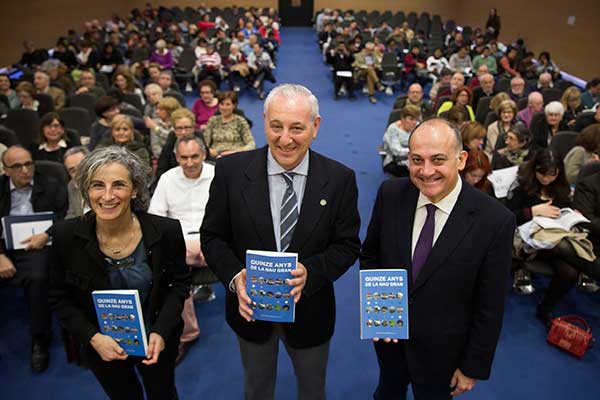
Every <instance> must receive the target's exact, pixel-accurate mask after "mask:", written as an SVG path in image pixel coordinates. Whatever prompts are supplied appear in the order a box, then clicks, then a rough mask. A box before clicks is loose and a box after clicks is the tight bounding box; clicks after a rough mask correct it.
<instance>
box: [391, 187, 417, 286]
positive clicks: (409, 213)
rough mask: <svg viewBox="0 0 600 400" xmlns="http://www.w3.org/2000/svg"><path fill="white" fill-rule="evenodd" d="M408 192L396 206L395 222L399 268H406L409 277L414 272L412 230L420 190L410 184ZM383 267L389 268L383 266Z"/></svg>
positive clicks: (405, 192)
mask: <svg viewBox="0 0 600 400" xmlns="http://www.w3.org/2000/svg"><path fill="white" fill-rule="evenodd" d="M407 187H408V188H407V190H406V191H404V193H402V195H403V196H404V198H403V199H399V201H397V202H396V204H394V211H395V216H394V221H395V222H396V224H395V225H396V238H397V239H398V243H397V244H398V248H399V249H400V252H401V253H400V254H401V260H400V262H401V264H400V266H399V268H406V269H407V270H408V274H409V276H411V270H412V254H411V249H412V228H413V225H414V221H415V212H416V207H417V200H418V198H419V190H418V189H417V188H416V187H415V186H414V185H413V184H412V182H409V183H408V185H407ZM382 267H387V266H385V265H382Z"/></svg>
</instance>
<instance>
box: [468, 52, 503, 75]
mask: <svg viewBox="0 0 600 400" xmlns="http://www.w3.org/2000/svg"><path fill="white" fill-rule="evenodd" d="M482 65H485V66H487V68H488V72H489V73H490V74H492V75H496V74H497V73H498V63H497V62H496V58H495V57H494V56H492V53H491V50H490V47H489V46H484V47H483V51H482V53H481V54H479V55H478V56H476V57H475V58H474V59H473V68H474V69H475V70H479V67H480V66H482Z"/></svg>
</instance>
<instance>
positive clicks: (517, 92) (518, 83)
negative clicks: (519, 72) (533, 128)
mask: <svg viewBox="0 0 600 400" xmlns="http://www.w3.org/2000/svg"><path fill="white" fill-rule="evenodd" d="M528 94H529V93H528V90H527V87H526V84H525V80H524V79H523V78H521V77H516V78H512V79H511V80H510V89H509V91H508V95H509V96H510V98H511V99H512V100H513V101H514V102H515V103H516V102H518V101H519V100H520V99H522V98H524V97H527V95H528Z"/></svg>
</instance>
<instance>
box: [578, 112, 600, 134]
mask: <svg viewBox="0 0 600 400" xmlns="http://www.w3.org/2000/svg"><path fill="white" fill-rule="evenodd" d="M593 124H600V107H598V108H596V111H595V112H587V113H585V114H583V115H580V116H579V117H578V118H577V119H576V120H575V124H574V125H573V130H574V131H575V132H582V131H583V130H584V129H585V128H586V127H588V126H590V125H593Z"/></svg>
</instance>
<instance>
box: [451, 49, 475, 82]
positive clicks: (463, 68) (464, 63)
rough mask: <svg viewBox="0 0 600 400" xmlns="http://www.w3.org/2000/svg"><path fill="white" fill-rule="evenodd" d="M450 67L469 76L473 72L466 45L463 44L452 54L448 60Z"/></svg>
mask: <svg viewBox="0 0 600 400" xmlns="http://www.w3.org/2000/svg"><path fill="white" fill-rule="evenodd" d="M448 63H449V64H450V69H451V70H452V71H454V72H461V73H462V74H463V75H468V76H470V75H471V74H472V72H473V63H472V62H471V56H469V51H468V50H467V47H465V46H463V47H461V48H460V49H458V52H456V53H454V54H452V55H451V56H450V59H449V60H448Z"/></svg>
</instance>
